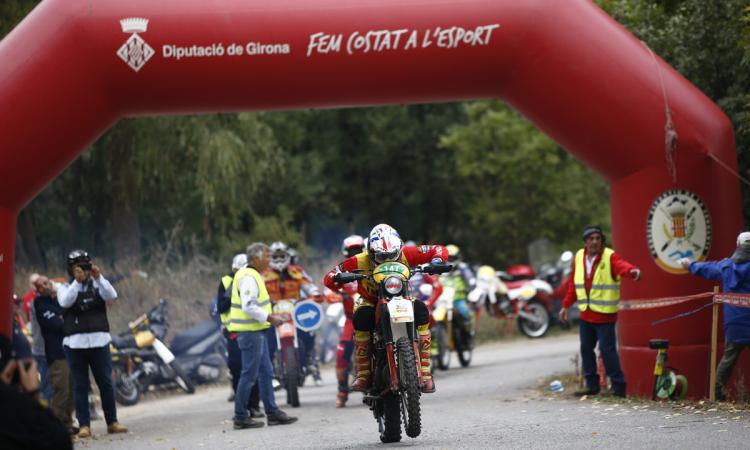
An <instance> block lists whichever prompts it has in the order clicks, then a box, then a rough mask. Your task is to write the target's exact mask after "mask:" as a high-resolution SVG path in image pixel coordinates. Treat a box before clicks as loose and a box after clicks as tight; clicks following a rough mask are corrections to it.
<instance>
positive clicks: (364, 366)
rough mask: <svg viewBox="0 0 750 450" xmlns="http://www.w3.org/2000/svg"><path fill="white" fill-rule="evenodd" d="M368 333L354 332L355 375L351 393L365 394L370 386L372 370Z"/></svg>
mask: <svg viewBox="0 0 750 450" xmlns="http://www.w3.org/2000/svg"><path fill="white" fill-rule="evenodd" d="M371 345H372V344H371V342H370V332H369V331H355V332H354V355H353V358H352V359H353V360H354V369H355V370H356V371H357V375H356V376H355V378H354V383H352V386H351V389H352V390H353V391H359V392H367V390H368V389H370V384H372V370H371V367H370V347H371Z"/></svg>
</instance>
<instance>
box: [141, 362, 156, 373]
mask: <svg viewBox="0 0 750 450" xmlns="http://www.w3.org/2000/svg"><path fill="white" fill-rule="evenodd" d="M158 371H159V367H158V366H157V365H156V364H155V363H153V362H151V361H144V362H143V372H144V373H145V374H146V375H151V374H154V373H157V372H158Z"/></svg>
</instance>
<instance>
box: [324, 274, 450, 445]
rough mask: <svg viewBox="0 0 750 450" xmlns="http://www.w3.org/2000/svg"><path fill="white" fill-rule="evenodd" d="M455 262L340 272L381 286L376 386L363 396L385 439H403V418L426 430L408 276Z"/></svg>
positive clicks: (411, 431)
mask: <svg viewBox="0 0 750 450" xmlns="http://www.w3.org/2000/svg"><path fill="white" fill-rule="evenodd" d="M451 268H452V267H451V266H450V265H447V264H446V265H439V266H432V265H426V266H424V267H417V268H414V269H412V270H410V269H409V267H407V266H406V265H404V264H401V263H399V262H386V263H383V264H380V265H378V266H377V267H376V268H375V270H373V272H372V275H363V274H359V273H351V272H341V273H339V274H337V275H336V277H335V280H336V282H337V283H342V284H343V283H350V282H353V281H360V280H364V279H368V280H370V281H371V282H373V283H375V284H376V285H377V286H378V302H377V305H376V308H378V309H379V312H380V314H377V315H376V316H379V322H378V324H377V326H376V329H375V333H373V345H372V348H373V352H372V353H371V355H370V358H371V359H372V361H371V364H372V365H371V367H373V368H374V372H373V375H374V376H373V384H372V388H370V390H369V391H368V392H367V394H366V395H365V396H364V402H365V403H366V404H367V405H368V406H369V407H370V410H372V412H373V415H374V416H375V420H377V422H378V429H379V431H380V440H381V441H382V442H398V441H400V440H401V418H402V416H403V421H404V430H405V431H406V435H407V436H409V437H412V438H414V437H417V436H419V434H420V433H421V431H422V425H421V406H420V396H421V391H420V385H421V384H422V383H423V380H422V378H421V373H422V370H421V362H420V359H419V336H418V334H417V329H416V325H415V322H414V301H415V300H414V298H413V297H411V296H410V295H409V294H410V293H409V288H408V281H409V278H410V277H411V276H412V275H413V274H417V273H420V272H424V273H428V274H438V273H444V272H448V271H450V270H451Z"/></svg>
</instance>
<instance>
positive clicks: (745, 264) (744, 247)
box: [680, 231, 750, 400]
mask: <svg viewBox="0 0 750 450" xmlns="http://www.w3.org/2000/svg"><path fill="white" fill-rule="evenodd" d="M680 264H681V265H682V267H684V268H685V269H688V270H689V271H690V273H691V274H693V275H697V276H699V277H703V278H707V279H709V280H721V283H722V285H723V289H724V292H736V293H741V294H750V232H748V231H744V232H742V233H740V234H739V236H737V248H736V249H735V251H734V254H732V256H731V257H729V258H725V259H722V260H721V261H707V262H690V260H689V259H687V258H683V259H681V260H680ZM724 341H725V342H724V356H722V357H721V361H719V367H718V368H717V369H716V398H717V399H718V400H724V399H726V387H727V382H729V377H730V376H731V375H732V371H733V370H734V366H735V365H736V364H737V360H738V359H739V357H740V354H742V351H743V350H745V349H746V348H748V346H750V308H742V307H739V306H732V305H727V304H725V305H724Z"/></svg>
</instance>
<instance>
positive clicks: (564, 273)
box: [539, 250, 580, 329]
mask: <svg viewBox="0 0 750 450" xmlns="http://www.w3.org/2000/svg"><path fill="white" fill-rule="evenodd" d="M572 268H573V252H571V251H570V250H566V251H564V252H563V253H562V254H561V255H560V257H559V258H558V260H557V261H556V262H555V264H554V265H553V264H547V265H544V266H542V267H541V269H539V272H540V275H539V276H540V278H541V279H543V280H544V281H546V282H547V283H549V284H550V286H552V289H553V290H552V318H553V320H555V321H557V317H558V314H559V312H560V308H562V302H563V299H565V294H566V293H567V290H568V282H569V281H570V273H571V272H572ZM579 313H580V311H579V310H578V308H570V310H569V311H568V321H567V322H566V323H560V326H561V327H562V328H565V329H567V328H570V325H571V324H572V323H575V322H576V321H578V317H579ZM558 322H559V321H558Z"/></svg>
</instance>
